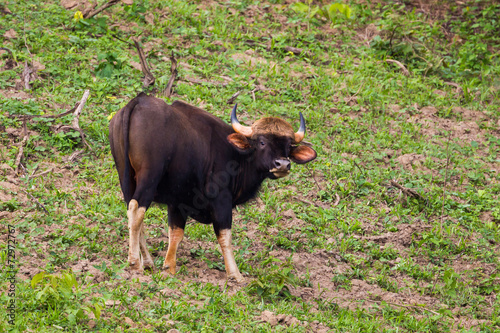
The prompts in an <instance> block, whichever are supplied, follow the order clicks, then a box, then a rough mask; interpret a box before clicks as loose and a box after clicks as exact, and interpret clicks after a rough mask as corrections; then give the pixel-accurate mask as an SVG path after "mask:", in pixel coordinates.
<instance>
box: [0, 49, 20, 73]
mask: <svg viewBox="0 0 500 333" xmlns="http://www.w3.org/2000/svg"><path fill="white" fill-rule="evenodd" d="M0 50H4V51H7V53H8V54H9V56H8V58H7V61H6V62H5V66H4V68H5V69H6V70H9V69H12V68H14V67H16V66H17V62H16V60H15V59H14V55H13V54H12V51H11V50H10V49H8V48H6V47H0Z"/></svg>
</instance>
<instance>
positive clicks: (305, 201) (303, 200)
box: [293, 197, 319, 207]
mask: <svg viewBox="0 0 500 333" xmlns="http://www.w3.org/2000/svg"><path fill="white" fill-rule="evenodd" d="M293 199H295V200H297V201H300V202H303V203H305V204H308V205H310V206H316V207H319V206H318V205H317V204H315V203H312V202H310V201H307V200H305V199H301V198H299V197H293Z"/></svg>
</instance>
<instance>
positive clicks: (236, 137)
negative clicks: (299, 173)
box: [227, 105, 316, 179]
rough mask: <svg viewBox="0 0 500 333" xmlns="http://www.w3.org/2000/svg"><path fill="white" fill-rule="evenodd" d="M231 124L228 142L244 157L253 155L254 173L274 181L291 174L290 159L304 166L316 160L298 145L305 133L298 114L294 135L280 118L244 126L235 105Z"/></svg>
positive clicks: (306, 149) (271, 118)
mask: <svg viewBox="0 0 500 333" xmlns="http://www.w3.org/2000/svg"><path fill="white" fill-rule="evenodd" d="M231 125H232V126H233V129H234V131H235V132H236V133H232V134H230V135H229V136H228V137H227V139H228V141H229V142H230V143H231V144H232V145H233V146H234V147H236V149H237V150H238V151H240V152H241V153H243V154H248V153H253V154H254V156H253V159H254V162H255V165H256V167H257V170H258V171H260V172H262V173H267V175H266V177H269V178H272V179H276V178H281V177H285V176H287V175H288V174H289V173H290V160H291V161H293V162H295V163H298V164H304V163H307V162H310V161H312V160H314V159H315V158H316V151H314V149H312V148H310V147H308V146H304V145H299V143H300V142H301V141H302V140H303V139H304V136H305V133H306V123H305V120H304V117H303V116H302V113H300V128H299V130H298V131H297V132H294V130H293V128H292V126H291V125H290V124H289V123H287V122H286V121H284V120H283V119H280V118H275V117H266V118H262V119H259V120H257V121H255V122H254V123H253V124H252V126H244V125H241V124H240V123H239V122H238V119H237V118H236V105H235V106H234V108H233V111H232V112H231Z"/></svg>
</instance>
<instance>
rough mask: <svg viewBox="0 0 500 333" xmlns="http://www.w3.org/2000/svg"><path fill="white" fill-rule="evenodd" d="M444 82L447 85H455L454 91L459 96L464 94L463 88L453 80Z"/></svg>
mask: <svg viewBox="0 0 500 333" xmlns="http://www.w3.org/2000/svg"><path fill="white" fill-rule="evenodd" d="M444 84H446V85H448V86H452V87H455V88H456V90H455V93H457V94H459V95H460V96H463V95H464V90H463V89H462V87H460V86H459V85H458V84H456V83H454V82H445V83H444Z"/></svg>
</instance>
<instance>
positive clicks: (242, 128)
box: [231, 104, 253, 137]
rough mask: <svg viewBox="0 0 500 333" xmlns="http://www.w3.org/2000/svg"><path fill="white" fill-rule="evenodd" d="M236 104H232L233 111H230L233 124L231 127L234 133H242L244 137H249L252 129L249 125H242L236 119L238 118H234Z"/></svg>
mask: <svg viewBox="0 0 500 333" xmlns="http://www.w3.org/2000/svg"><path fill="white" fill-rule="evenodd" d="M237 106H238V104H235V105H234V108H233V111H231V126H233V129H234V131H235V132H236V133H240V134H243V135H244V136H246V137H251V136H252V133H253V130H252V128H251V127H249V126H243V125H242V124H240V122H239V121H238V118H236V107H237Z"/></svg>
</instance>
